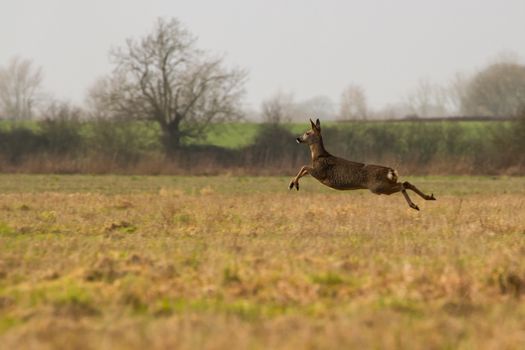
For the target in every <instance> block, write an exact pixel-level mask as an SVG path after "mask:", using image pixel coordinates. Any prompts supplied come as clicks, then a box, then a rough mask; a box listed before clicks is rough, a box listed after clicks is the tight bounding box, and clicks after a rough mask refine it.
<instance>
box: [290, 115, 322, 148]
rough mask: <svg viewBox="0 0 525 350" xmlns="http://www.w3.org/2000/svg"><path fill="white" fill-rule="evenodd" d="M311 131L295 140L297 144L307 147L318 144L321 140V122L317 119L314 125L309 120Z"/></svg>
mask: <svg viewBox="0 0 525 350" xmlns="http://www.w3.org/2000/svg"><path fill="white" fill-rule="evenodd" d="M310 124H311V129H310V130H307V131H305V133H304V134H302V135H301V136H299V137H298V138H296V139H295V141H297V143H306V144H308V145H311V144H314V143H319V142H320V140H321V122H320V121H319V119H317V120H316V121H315V123H314V122H313V121H312V119H310Z"/></svg>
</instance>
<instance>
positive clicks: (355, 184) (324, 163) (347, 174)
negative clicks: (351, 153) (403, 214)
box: [288, 119, 436, 210]
mask: <svg viewBox="0 0 525 350" xmlns="http://www.w3.org/2000/svg"><path fill="white" fill-rule="evenodd" d="M310 124H311V129H310V130H307V131H306V132H305V133H304V134H303V135H301V136H299V137H297V138H296V141H297V143H299V144H301V143H304V144H307V145H308V146H309V147H310V153H311V156H312V166H306V165H305V166H303V167H302V168H301V170H299V172H298V173H297V175H296V176H295V177H294V178H293V179H292V181H291V182H290V184H289V186H288V187H289V189H290V190H292V189H293V188H294V187H295V189H296V190H297V191H299V179H300V178H302V177H303V176H305V175H311V176H312V177H314V178H315V179H317V180H318V181H319V182H320V183H322V184H323V185H325V186H328V187H330V188H333V189H336V190H358V189H368V190H370V191H371V192H372V193H375V194H378V195H381V194H384V195H391V194H393V193H397V192H401V193H402V194H403V196H404V197H405V200H406V201H407V203H408V205H409V206H410V208H412V209H415V210H419V207H418V206H417V205H416V204H415V203H414V202H412V200H411V199H410V197H409V196H408V193H407V190H411V191H413V192H415V193H416V194H417V195H419V196H420V197H421V198H423V199H425V200H427V201H434V200H436V198H435V197H434V194H431V195H427V194H425V193H423V192H422V191H420V190H419V189H418V188H417V187H416V186H414V185H412V184H411V183H410V182H408V181H405V182H403V183H401V182H398V173H397V171H396V170H395V169H393V168H390V167H386V166H382V165H373V164H364V163H358V162H353V161H350V160H346V159H343V158H339V157H336V156H333V155H332V154H330V153H329V152H328V151H327V150H326V149H325V147H324V144H323V137H322V136H321V122H320V121H319V119H317V120H316V122H315V123H314V122H313V121H312V119H310Z"/></svg>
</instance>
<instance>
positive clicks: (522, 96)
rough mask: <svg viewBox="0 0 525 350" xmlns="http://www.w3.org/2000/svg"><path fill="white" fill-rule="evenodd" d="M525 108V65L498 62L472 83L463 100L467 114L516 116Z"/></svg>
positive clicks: (480, 73) (463, 109)
mask: <svg viewBox="0 0 525 350" xmlns="http://www.w3.org/2000/svg"><path fill="white" fill-rule="evenodd" d="M523 106H525V65H522V64H519V63H516V62H512V61H509V62H498V63H494V64H492V65H490V66H488V67H487V68H485V69H483V70H481V71H480V72H478V73H477V74H475V75H474V76H473V77H472V79H470V80H469V81H468V83H467V85H466V89H465V93H464V95H463V96H462V98H461V109H462V111H463V113H465V114H471V115H475V114H478V115H479V114H481V115H492V116H515V115H517V114H518V112H519V111H520V108H523Z"/></svg>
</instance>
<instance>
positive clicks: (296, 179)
mask: <svg viewBox="0 0 525 350" xmlns="http://www.w3.org/2000/svg"><path fill="white" fill-rule="evenodd" d="M310 170H312V168H310V167H307V166H306V165H305V166H303V167H302V168H301V170H299V172H298V173H297V175H295V177H294V178H293V179H292V181H290V184H289V185H288V188H289V189H290V190H291V189H292V188H294V187H295V188H296V189H297V191H299V179H300V178H301V177H303V176H305V175H307V174H308V172H309V171H310Z"/></svg>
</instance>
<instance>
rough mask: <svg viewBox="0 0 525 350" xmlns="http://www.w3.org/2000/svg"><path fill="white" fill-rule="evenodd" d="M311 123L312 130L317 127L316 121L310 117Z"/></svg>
mask: <svg viewBox="0 0 525 350" xmlns="http://www.w3.org/2000/svg"><path fill="white" fill-rule="evenodd" d="M310 124H312V130H313V129H315V128H316V126H315V123H314V122H313V121H312V119H310Z"/></svg>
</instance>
